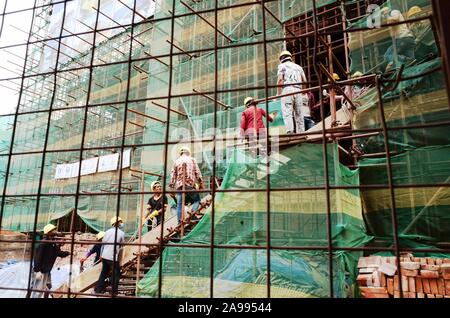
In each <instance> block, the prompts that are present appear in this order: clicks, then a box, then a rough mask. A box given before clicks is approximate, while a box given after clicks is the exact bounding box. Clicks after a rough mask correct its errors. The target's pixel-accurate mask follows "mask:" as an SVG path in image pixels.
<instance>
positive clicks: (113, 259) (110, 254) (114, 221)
mask: <svg viewBox="0 0 450 318" xmlns="http://www.w3.org/2000/svg"><path fill="white" fill-rule="evenodd" d="M110 223H111V228H110V229H109V230H107V231H106V232H105V235H104V236H103V240H102V243H110V244H102V245H103V248H102V252H101V256H100V257H101V258H102V271H101V273H100V276H99V278H98V281H97V284H96V285H95V288H94V291H95V292H96V293H98V294H101V293H104V292H105V280H106V278H107V277H108V274H109V273H110V272H111V270H114V272H113V279H112V282H113V286H112V293H113V295H116V294H117V290H118V287H119V280H120V263H119V252H120V245H118V244H121V243H123V242H125V233H124V232H123V231H122V230H121V229H122V228H123V221H122V218H120V217H116V216H114V217H113V218H111V221H110ZM111 243H112V244H111Z"/></svg>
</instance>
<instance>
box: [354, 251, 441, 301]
mask: <svg viewBox="0 0 450 318" xmlns="http://www.w3.org/2000/svg"><path fill="white" fill-rule="evenodd" d="M397 265H398V262H397V259H396V257H395V256H389V257H386V256H369V257H361V258H360V259H359V261H358V269H359V275H358V277H357V279H356V280H357V283H358V286H359V290H360V291H361V296H362V297H363V298H401V290H402V291H403V298H450V259H449V258H431V257H414V256H413V255H412V254H409V253H408V254H402V256H401V257H400V274H399V273H398V272H397V271H398V266H397ZM399 277H400V279H401V283H400V282H399ZM400 284H401V289H400Z"/></svg>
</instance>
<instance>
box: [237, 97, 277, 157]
mask: <svg viewBox="0 0 450 318" xmlns="http://www.w3.org/2000/svg"><path fill="white" fill-rule="evenodd" d="M244 105H245V108H246V109H245V110H244V111H243V112H242V116H241V125H240V135H241V137H242V138H246V139H248V140H249V146H250V151H251V152H252V153H253V154H255V153H256V152H257V151H256V145H257V142H258V139H259V141H260V142H261V143H263V144H265V141H266V137H265V136H266V128H265V126H264V121H263V117H266V118H267V119H268V120H269V121H271V122H273V119H274V117H275V116H276V113H272V114H271V115H270V116H267V114H266V111H265V110H264V109H262V108H258V103H257V102H256V101H255V100H254V99H253V97H247V98H245V99H244ZM266 148H267V147H266V146H265V145H264V146H263V149H262V152H266V151H265V150H266Z"/></svg>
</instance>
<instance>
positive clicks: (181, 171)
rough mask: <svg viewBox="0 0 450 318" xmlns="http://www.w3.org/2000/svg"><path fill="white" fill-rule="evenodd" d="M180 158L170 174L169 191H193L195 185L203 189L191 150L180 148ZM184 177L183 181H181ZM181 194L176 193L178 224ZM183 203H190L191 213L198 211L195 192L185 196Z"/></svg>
mask: <svg viewBox="0 0 450 318" xmlns="http://www.w3.org/2000/svg"><path fill="white" fill-rule="evenodd" d="M178 153H179V155H180V157H179V158H178V159H177V160H175V163H174V166H173V168H172V172H171V178H170V183H169V189H170V190H171V191H173V190H174V189H175V190H183V186H184V190H188V191H189V190H195V189H196V184H198V188H199V189H200V190H201V189H203V188H204V185H203V178H202V174H201V172H200V168H199V167H198V164H197V161H196V160H195V158H194V157H191V150H190V149H189V148H188V147H181V148H180V149H179V150H178ZM183 175H184V180H183ZM182 196H183V194H182V193H181V192H180V193H177V197H176V198H177V216H178V223H180V222H181V217H182V215H181V214H182V208H183V207H182V205H183V200H182V199H183V197H182ZM184 203H185V204H186V203H191V204H192V208H191V212H195V211H197V210H198V207H199V206H200V195H199V194H198V193H197V192H191V193H186V194H185V200H184Z"/></svg>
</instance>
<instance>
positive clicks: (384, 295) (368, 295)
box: [361, 292, 389, 298]
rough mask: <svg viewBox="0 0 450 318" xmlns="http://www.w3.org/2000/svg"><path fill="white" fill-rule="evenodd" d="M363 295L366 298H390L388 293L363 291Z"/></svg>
mask: <svg viewBox="0 0 450 318" xmlns="http://www.w3.org/2000/svg"><path fill="white" fill-rule="evenodd" d="M361 296H363V297H364V298H389V295H388V293H368V292H361Z"/></svg>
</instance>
